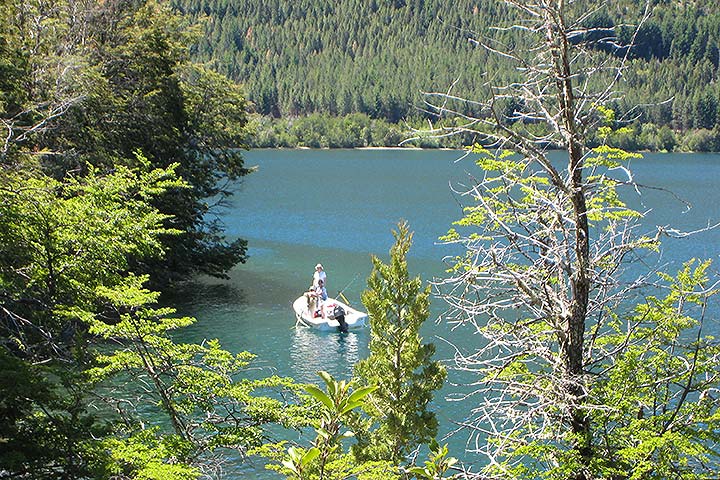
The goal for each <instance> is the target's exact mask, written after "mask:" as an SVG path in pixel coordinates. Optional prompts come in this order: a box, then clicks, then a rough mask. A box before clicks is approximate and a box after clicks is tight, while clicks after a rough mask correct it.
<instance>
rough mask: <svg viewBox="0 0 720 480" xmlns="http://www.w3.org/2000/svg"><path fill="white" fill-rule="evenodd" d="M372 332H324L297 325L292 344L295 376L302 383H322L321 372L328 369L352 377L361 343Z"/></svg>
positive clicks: (340, 375) (291, 363) (292, 364)
mask: <svg viewBox="0 0 720 480" xmlns="http://www.w3.org/2000/svg"><path fill="white" fill-rule="evenodd" d="M368 338H369V335H363V334H362V333H358V332H349V333H344V334H341V333H335V332H321V331H319V330H313V329H311V328H307V327H297V328H295V331H294V333H293V336H292V344H291V345H290V365H288V367H289V369H290V370H291V371H292V377H293V378H295V380H297V381H299V382H307V383H318V382H320V381H321V380H320V378H319V377H318V376H317V372H318V371H320V370H325V371H327V372H329V373H330V374H331V375H333V376H334V377H335V378H337V379H348V378H349V377H350V375H352V366H353V365H355V363H356V362H357V361H358V360H360V342H361V341H363V342H365V343H367V342H368Z"/></svg>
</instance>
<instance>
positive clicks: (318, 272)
mask: <svg viewBox="0 0 720 480" xmlns="http://www.w3.org/2000/svg"><path fill="white" fill-rule="evenodd" d="M320 280H322V282H323V285H325V284H327V275H326V274H325V270H323V266H322V264H320V263H318V264H317V265H315V273H313V285H314V286H315V287H317V286H318V284H319V283H320Z"/></svg>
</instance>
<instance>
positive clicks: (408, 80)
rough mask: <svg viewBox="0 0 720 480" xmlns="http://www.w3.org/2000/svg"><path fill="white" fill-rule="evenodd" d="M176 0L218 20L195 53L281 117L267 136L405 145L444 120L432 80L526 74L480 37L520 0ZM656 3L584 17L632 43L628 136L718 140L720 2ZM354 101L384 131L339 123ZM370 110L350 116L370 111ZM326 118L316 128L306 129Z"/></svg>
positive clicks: (473, 86) (466, 91)
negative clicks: (346, 133)
mask: <svg viewBox="0 0 720 480" xmlns="http://www.w3.org/2000/svg"><path fill="white" fill-rule="evenodd" d="M176 3H177V5H178V6H179V8H180V9H181V10H182V11H183V12H186V13H188V14H189V15H190V16H192V17H193V18H196V19H198V20H201V21H202V22H203V25H204V28H205V35H204V37H203V38H202V39H201V40H200V42H199V43H198V44H197V45H196V46H195V47H194V49H193V54H194V58H196V59H197V60H198V61H201V62H209V64H210V65H211V66H212V67H213V68H216V69H217V70H218V71H220V72H223V73H225V74H226V75H228V76H229V77H230V78H233V79H235V80H237V81H239V82H241V83H242V84H243V85H244V87H245V89H246V92H247V96H248V99H249V100H250V101H251V102H252V104H253V105H254V110H255V111H256V112H257V113H259V114H261V115H264V116H267V117H271V118H273V119H282V120H281V121H280V124H281V126H279V127H272V126H270V125H271V124H272V123H273V122H270V121H269V120H264V121H262V122H260V124H259V125H258V127H259V128H258V130H259V133H260V134H259V136H258V138H256V139H255V140H254V142H255V143H254V145H257V146H291V145H292V144H296V145H306V146H321V145H322V146H331V147H332V146H362V145H395V144H397V138H398V134H399V135H400V136H401V138H405V137H407V131H408V130H409V129H410V128H408V127H411V128H412V127H416V128H418V127H421V126H422V125H423V121H426V120H427V119H430V120H433V121H435V120H437V119H436V116H435V112H433V111H432V110H430V111H428V109H427V108H426V106H425V104H424V96H423V92H434V91H441V92H445V91H448V89H452V93H453V94H454V95H457V96H458V97H462V98H465V99H468V100H477V99H478V96H480V94H481V91H482V89H483V88H485V85H486V84H487V83H488V82H502V81H504V79H506V78H513V77H514V76H515V75H516V72H515V71H513V67H512V66H511V65H510V64H509V63H508V62H504V61H503V59H502V58H498V57H497V56H495V55H492V54H491V52H488V51H487V50H486V49H485V48H483V47H482V46H480V44H479V43H478V41H480V40H482V38H483V37H484V36H486V35H487V34H488V29H489V28H490V27H491V26H492V25H497V24H503V23H506V20H508V18H510V15H511V13H510V10H509V9H507V8H505V7H503V6H499V5H498V4H496V3H495V2H478V1H476V0H461V1H458V2H451V3H448V2H442V1H439V0H412V1H411V0H393V1H380V0H373V1H369V2H361V1H356V0H341V1H337V2H326V1H317V0H304V1H301V2H282V1H279V0H274V1H269V2H258V1H255V0H241V1H230V0H176ZM651 3H652V11H651V15H650V17H649V18H648V19H647V20H646V21H644V22H643V23H642V24H641V26H640V28H639V30H638V31H637V33H635V28H634V26H635V25H637V24H640V18H641V14H642V11H643V9H642V8H643V7H644V4H645V2H644V1H630V0H626V1H623V2H613V4H612V6H609V8H608V9H607V10H603V11H598V12H596V13H593V12H590V14H589V15H587V16H586V17H585V18H583V19H582V25H581V26H583V27H586V28H593V29H599V30H596V31H595V33H593V35H599V36H602V37H606V38H605V41H603V42H598V45H599V48H602V49H604V50H606V51H607V54H608V55H609V56H611V57H616V58H619V57H621V56H624V55H625V54H626V53H629V68H628V69H627V70H626V73H625V80H626V83H624V84H623V85H622V87H621V88H622V90H623V96H622V97H621V98H618V100H617V102H616V103H615V104H614V105H613V108H614V110H615V111H616V113H617V118H618V119H621V120H623V121H625V122H627V123H630V124H634V133H632V134H629V135H626V136H625V137H624V138H620V139H618V140H619V141H620V142H621V143H622V144H623V146H624V147H626V148H629V149H635V148H649V149H653V150H672V149H674V148H675V149H690V150H717V149H718V147H720V143H719V142H718V135H717V130H718V126H719V125H720V120H719V115H718V103H719V101H720V90H719V89H718V85H717V82H716V78H717V74H718V67H719V65H720V38H719V36H720V34H719V33H718V32H720V11H718V9H717V7H716V6H714V5H712V4H711V3H707V2H673V1H669V0H654V1H652V2H651ZM597 32H602V33H600V34H598V33H597ZM507 38H508V41H509V42H515V41H517V40H516V39H515V38H512V36H511V35H508V36H507ZM631 43H632V44H633V45H634V47H633V48H632V50H631V51H630V52H628V50H627V46H628V45H629V44H631ZM637 105H642V106H643V107H641V108H639V109H638V107H637ZM467 108H468V109H469V111H470V112H472V108H471V107H470V106H469V105H468V106H467ZM313 114H315V115H316V116H315V117H314V118H315V120H314V122H313V123H309V124H308V123H306V124H305V125H304V128H303V130H304V131H305V132H306V135H310V136H311V138H310V140H308V139H307V138H303V137H298V136H297V135H294V134H293V133H292V130H293V120H294V119H296V118H298V117H307V116H309V115H313ZM348 114H362V115H364V116H366V118H365V119H363V120H362V121H361V122H360V123H363V122H364V123H372V125H373V127H372V128H373V129H376V130H378V131H377V132H372V133H369V130H365V135H364V136H360V137H358V136H357V135H356V136H355V137H354V138H353V141H352V142H350V143H349V144H348V142H347V139H343V138H342V137H341V136H340V135H339V134H337V133H335V131H337V130H341V129H342V128H343V125H342V124H343V120H336V118H337V117H345V116H347V115H348ZM358 118H360V117H355V119H351V120H349V123H350V124H352V125H353V126H355V125H357V124H358ZM401 120H402V121H404V122H402V123H400V124H399V125H398V122H400V121H401ZM274 123H278V122H277V120H276V122H274ZM346 123H348V122H346ZM406 123H407V124H406ZM313 125H315V126H316V127H317V128H318V129H319V132H318V133H317V135H315V137H317V138H312V137H313V135H312V132H311V133H307V132H308V128H307V127H308V126H313ZM359 128H360V129H361V130H362V128H363V127H362V126H360V127H359ZM389 132H391V133H389ZM323 137H324V138H323ZM466 140H467V139H464V140H463V141H466ZM451 143H453V146H459V145H460V143H462V141H459V140H454V141H452V142H451ZM415 144H416V145H417V144H418V142H416V143H415ZM419 144H421V145H422V146H437V145H438V142H437V141H430V140H427V139H425V140H422V141H420V143H419Z"/></svg>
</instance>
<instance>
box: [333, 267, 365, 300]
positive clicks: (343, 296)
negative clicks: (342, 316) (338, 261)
mask: <svg viewBox="0 0 720 480" xmlns="http://www.w3.org/2000/svg"><path fill="white" fill-rule="evenodd" d="M359 276H360V273H356V274H355V276H354V277H353V278H352V280H350V283H348V284H347V285H345V288H343V289H342V290H340V291H339V292H338V293H337V296H338V297H340V298H342V299H343V300H345V303H347V304H348V305H350V301H349V300H348V299H347V298H346V297H345V295H343V292H344V291H345V290H347V289H348V287H349V286H350V285H352V284H353V282H354V281H355V280H357V277H359Z"/></svg>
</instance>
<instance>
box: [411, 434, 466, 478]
mask: <svg viewBox="0 0 720 480" xmlns="http://www.w3.org/2000/svg"><path fill="white" fill-rule="evenodd" d="M448 453H449V451H448V448H447V445H443V446H442V447H441V446H440V445H439V444H438V443H437V441H435V440H433V441H432V442H431V443H430V455H429V458H428V460H426V461H425V466H424V467H412V468H410V469H408V472H409V473H411V474H413V475H415V477H416V478H419V479H423V480H439V479H442V478H445V477H444V475H445V472H447V471H448V470H449V469H450V468H452V466H453V465H455V464H456V463H457V459H456V458H453V457H448Z"/></svg>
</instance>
